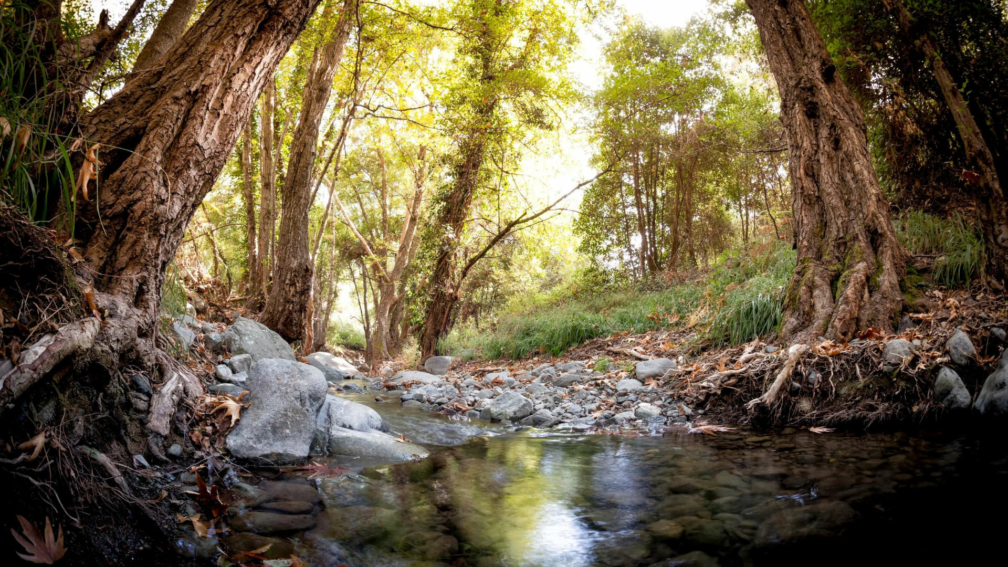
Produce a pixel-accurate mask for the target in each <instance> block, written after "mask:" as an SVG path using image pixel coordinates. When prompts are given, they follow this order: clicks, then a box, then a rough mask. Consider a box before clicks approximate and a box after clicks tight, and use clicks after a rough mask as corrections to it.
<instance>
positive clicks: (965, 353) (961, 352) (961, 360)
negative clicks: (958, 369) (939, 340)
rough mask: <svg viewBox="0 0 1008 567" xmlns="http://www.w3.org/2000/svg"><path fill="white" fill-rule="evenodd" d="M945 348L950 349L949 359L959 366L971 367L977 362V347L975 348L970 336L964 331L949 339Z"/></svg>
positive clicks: (957, 332) (959, 331)
mask: <svg viewBox="0 0 1008 567" xmlns="http://www.w3.org/2000/svg"><path fill="white" fill-rule="evenodd" d="M945 348H947V349H948V352H949V358H951V359H952V362H953V363H955V364H956V365H958V366H969V365H970V364H972V363H973V362H974V361H975V360H976V355H977V351H976V347H974V346H973V341H971V340H970V338H969V335H967V334H966V333H964V332H963V331H962V329H959V330H957V331H956V332H955V334H953V335H952V336H951V337H949V340H948V341H946V342H945Z"/></svg>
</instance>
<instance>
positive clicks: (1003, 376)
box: [974, 350, 1008, 417]
mask: <svg viewBox="0 0 1008 567" xmlns="http://www.w3.org/2000/svg"><path fill="white" fill-rule="evenodd" d="M974 407H976V409H977V410H979V411H980V415H983V416H987V417H1005V416H1008V350H1006V351H1005V352H1004V354H1002V355H1001V362H1000V363H998V367H997V369H996V370H995V371H994V373H993V374H991V375H990V376H988V377H987V380H985V381H984V385H983V388H981V389H980V395H979V396H977V399H976V403H975V404H974Z"/></svg>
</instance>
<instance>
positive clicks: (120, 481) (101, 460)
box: [77, 445, 133, 496]
mask: <svg viewBox="0 0 1008 567" xmlns="http://www.w3.org/2000/svg"><path fill="white" fill-rule="evenodd" d="M77 452H78V453H83V454H85V455H87V456H89V457H91V458H92V459H93V460H94V461H95V462H96V463H98V464H99V465H101V466H102V468H104V469H105V470H106V471H107V472H108V473H109V475H111V476H112V480H114V481H115V483H116V484H117V485H118V486H119V489H120V490H122V491H123V492H125V493H126V494H128V495H130V496H132V495H133V492H132V491H131V490H130V487H129V484H127V483H126V478H125V477H124V476H123V474H122V473H121V472H120V471H119V469H118V468H117V467H116V466H115V463H113V462H112V459H110V458H108V457H107V456H106V455H105V453H102V452H101V451H99V450H97V449H92V448H91V447H88V446H87V445H78V446H77Z"/></svg>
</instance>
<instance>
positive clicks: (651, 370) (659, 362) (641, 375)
mask: <svg viewBox="0 0 1008 567" xmlns="http://www.w3.org/2000/svg"><path fill="white" fill-rule="evenodd" d="M676 368H678V366H677V365H676V363H675V361H674V360H671V359H668V358H656V359H654V360H642V361H640V362H638V363H637V366H636V367H635V371H634V374H635V376H634V377H635V378H636V379H637V380H640V381H644V380H647V379H648V378H660V377H662V376H664V375H665V373H666V372H668V371H669V370H675V369H676Z"/></svg>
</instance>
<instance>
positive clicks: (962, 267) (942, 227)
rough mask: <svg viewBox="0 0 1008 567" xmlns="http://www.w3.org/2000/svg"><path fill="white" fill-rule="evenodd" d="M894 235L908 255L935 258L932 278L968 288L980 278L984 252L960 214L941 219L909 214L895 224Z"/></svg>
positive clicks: (975, 232)
mask: <svg viewBox="0 0 1008 567" xmlns="http://www.w3.org/2000/svg"><path fill="white" fill-rule="evenodd" d="M894 225H895V227H896V235H897V236H898V237H899V239H900V242H901V243H902V244H903V246H904V247H906V249H907V251H909V252H910V253H911V254H921V255H933V256H935V260H934V265H933V268H932V277H933V279H934V282H935V283H936V284H938V285H943V286H945V287H949V288H956V287H969V286H970V284H971V283H972V281H973V280H974V279H977V278H980V277H982V275H983V267H984V263H985V261H986V250H985V248H984V244H983V240H982V239H981V237H980V235H979V234H978V233H977V230H976V228H975V227H973V226H971V225H970V224H969V223H968V222H967V221H966V219H965V218H963V216H962V215H961V214H959V213H955V214H953V215H952V216H950V217H949V218H946V219H943V218H939V217H936V216H934V215H929V214H927V213H924V212H921V211H908V212H905V213H903V214H901V215H899V216H898V217H896V219H895V221H894Z"/></svg>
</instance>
